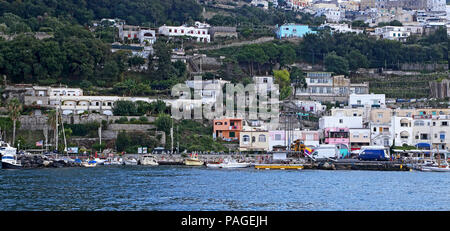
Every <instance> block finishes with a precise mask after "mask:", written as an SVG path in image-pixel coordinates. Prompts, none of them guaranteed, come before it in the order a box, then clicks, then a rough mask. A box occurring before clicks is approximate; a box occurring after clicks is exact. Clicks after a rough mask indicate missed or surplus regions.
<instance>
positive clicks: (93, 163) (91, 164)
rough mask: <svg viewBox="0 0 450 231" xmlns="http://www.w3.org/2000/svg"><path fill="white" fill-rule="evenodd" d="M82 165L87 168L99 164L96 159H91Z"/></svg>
mask: <svg viewBox="0 0 450 231" xmlns="http://www.w3.org/2000/svg"><path fill="white" fill-rule="evenodd" d="M81 165H83V167H86V168H92V167H96V166H97V162H96V161H95V160H90V161H87V162H83V163H82V164H81Z"/></svg>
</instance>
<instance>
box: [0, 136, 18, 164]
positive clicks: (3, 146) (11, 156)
mask: <svg viewBox="0 0 450 231" xmlns="http://www.w3.org/2000/svg"><path fill="white" fill-rule="evenodd" d="M16 153H17V149H16V148H13V147H11V146H9V144H8V143H6V142H4V141H0V154H1V156H2V169H20V168H22V164H21V163H20V161H18V160H17V154H16Z"/></svg>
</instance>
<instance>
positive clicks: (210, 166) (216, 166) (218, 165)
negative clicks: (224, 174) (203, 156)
mask: <svg viewBox="0 0 450 231" xmlns="http://www.w3.org/2000/svg"><path fill="white" fill-rule="evenodd" d="M206 167H208V168H221V167H222V164H213V163H207V164H206Z"/></svg>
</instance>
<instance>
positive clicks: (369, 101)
mask: <svg viewBox="0 0 450 231" xmlns="http://www.w3.org/2000/svg"><path fill="white" fill-rule="evenodd" d="M348 105H349V106H351V107H382V108H384V107H386V97H385V95H384V94H373V93H372V94H350V96H349V100H348Z"/></svg>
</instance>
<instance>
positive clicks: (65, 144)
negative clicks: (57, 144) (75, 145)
mask: <svg viewBox="0 0 450 231" xmlns="http://www.w3.org/2000/svg"><path fill="white" fill-rule="evenodd" d="M60 117H61V126H62V131H63V137H64V151H63V153H64V152H67V140H66V131H64V123H63V121H62V115H60Z"/></svg>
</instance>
